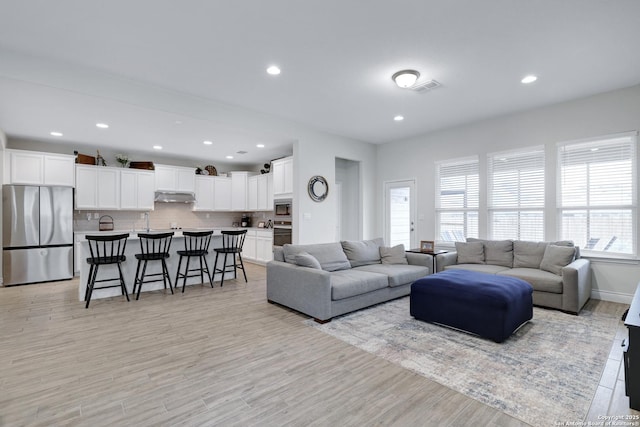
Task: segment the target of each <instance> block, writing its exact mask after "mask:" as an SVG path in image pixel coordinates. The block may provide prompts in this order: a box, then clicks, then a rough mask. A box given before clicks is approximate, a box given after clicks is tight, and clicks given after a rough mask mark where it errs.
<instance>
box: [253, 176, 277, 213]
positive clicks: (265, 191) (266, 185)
mask: <svg viewBox="0 0 640 427" xmlns="http://www.w3.org/2000/svg"><path fill="white" fill-rule="evenodd" d="M257 184H258V188H257V196H258V201H257V210H259V211H271V210H273V174H270V173H267V174H263V175H258V179H257Z"/></svg>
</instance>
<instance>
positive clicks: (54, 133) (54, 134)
mask: <svg viewBox="0 0 640 427" xmlns="http://www.w3.org/2000/svg"><path fill="white" fill-rule="evenodd" d="M49 134H50V135H51V136H62V133H61V132H55V131H54V132H49Z"/></svg>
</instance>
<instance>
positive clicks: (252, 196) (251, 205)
mask: <svg viewBox="0 0 640 427" xmlns="http://www.w3.org/2000/svg"><path fill="white" fill-rule="evenodd" d="M258 178H259V176H258V175H256V176H250V177H249V179H248V181H247V210H250V211H257V210H258V198H259V195H258Z"/></svg>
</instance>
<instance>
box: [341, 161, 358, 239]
mask: <svg viewBox="0 0 640 427" xmlns="http://www.w3.org/2000/svg"><path fill="white" fill-rule="evenodd" d="M338 182H339V183H340V184H341V188H342V194H341V195H337V196H341V200H340V201H339V203H340V204H341V214H342V215H341V216H340V217H339V218H337V221H339V224H340V230H341V234H342V236H341V238H340V240H359V239H361V238H362V235H361V234H360V233H361V231H362V227H360V217H361V208H360V194H359V192H360V187H361V186H360V163H358V162H354V161H352V160H345V159H340V158H337V159H336V183H338Z"/></svg>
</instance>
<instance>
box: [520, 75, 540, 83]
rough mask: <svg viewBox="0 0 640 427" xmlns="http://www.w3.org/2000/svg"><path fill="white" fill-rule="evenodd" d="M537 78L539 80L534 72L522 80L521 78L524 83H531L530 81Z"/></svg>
mask: <svg viewBox="0 0 640 427" xmlns="http://www.w3.org/2000/svg"><path fill="white" fill-rule="evenodd" d="M536 80H538V77H537V76H534V75H533V74H531V75H528V76H525V77H524V78H523V79H522V80H520V81H521V82H522V83H524V84H529V83H533V82H535V81H536Z"/></svg>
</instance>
